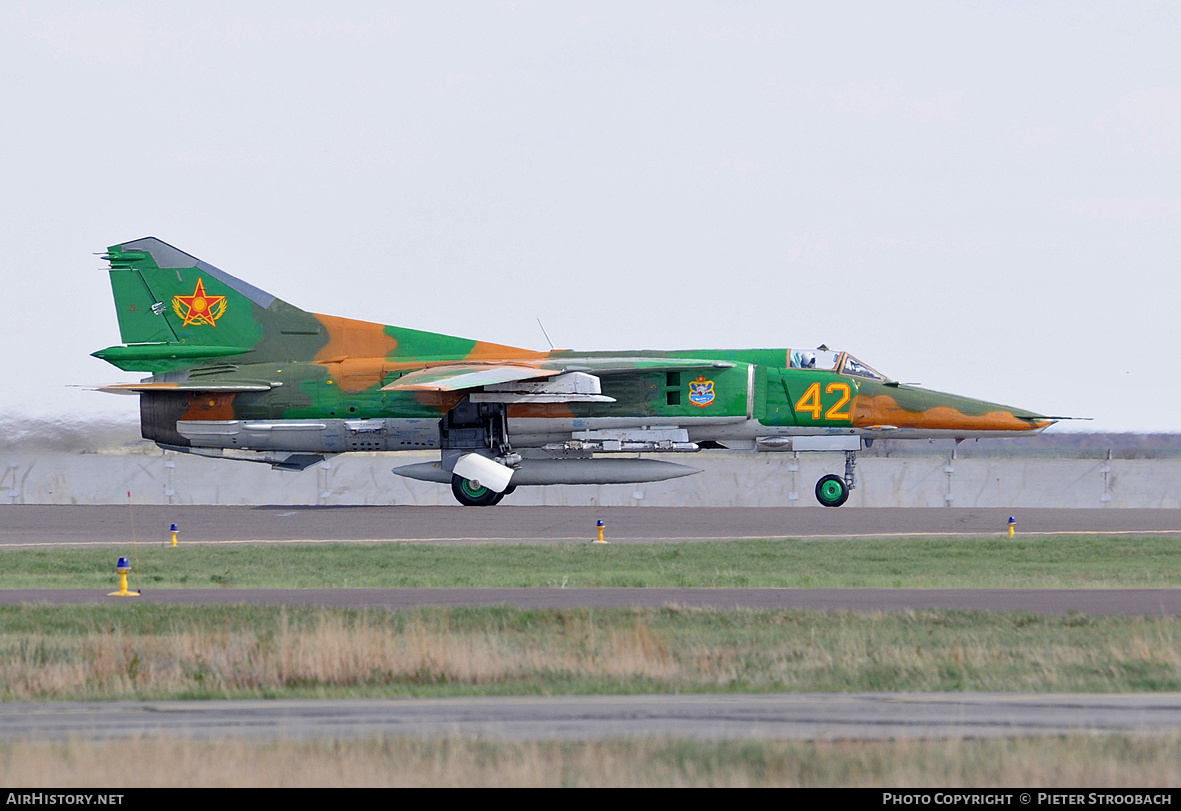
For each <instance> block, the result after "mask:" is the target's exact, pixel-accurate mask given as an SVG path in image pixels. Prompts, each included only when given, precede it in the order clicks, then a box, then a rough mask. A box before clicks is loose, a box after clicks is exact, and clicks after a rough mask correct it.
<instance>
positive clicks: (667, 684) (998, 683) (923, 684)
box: [0, 603, 1181, 701]
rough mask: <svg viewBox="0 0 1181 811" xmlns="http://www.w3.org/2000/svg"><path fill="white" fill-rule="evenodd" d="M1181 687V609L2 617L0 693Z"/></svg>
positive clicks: (61, 611)
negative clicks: (1130, 612) (1169, 612)
mask: <svg viewBox="0 0 1181 811" xmlns="http://www.w3.org/2000/svg"><path fill="white" fill-rule="evenodd" d="M1179 689H1181V618H1177V617H1163V618H1148V617H1143V618H1135V617H1091V616H1078V615H1076V616H1038V615H1027V614H992V613H987V612H955V611H919V612H892V613H883V614H853V613H848V612H825V611H747V610H730V611H713V610H703V609H676V608H665V609H642V608H619V609H595V610H591V609H575V610H525V609H513V608H476V609H472V608H450V609H445V608H421V609H414V610H408V611H394V612H391V611H384V610H377V611H352V610H344V609H324V608H276V607H258V606H174V605H151V604H126V603H120V604H113V605H112V604H103V605H97V606H29V607H20V608H3V609H0V699H3V700H8V701H11V700H45V699H59V700H60V699H87V700H94V699H128V698H154V699H163V698H214V697H218V698H241V697H264V698H265V697H283V698H301V697H302V698H308V697H366V696H382V697H396V696H449V695H529V694H536V695H551V694H605V693H651V692H706V691H709V692H716V691H722V692H725V691H740V692H768V691H774V692H780V691H786V692H796V691H847V692H862V691H865V692H872V691H961V690H982V691H1024V692H1047V691H1052V692H1072V691H1080V692H1153V691H1175V690H1179Z"/></svg>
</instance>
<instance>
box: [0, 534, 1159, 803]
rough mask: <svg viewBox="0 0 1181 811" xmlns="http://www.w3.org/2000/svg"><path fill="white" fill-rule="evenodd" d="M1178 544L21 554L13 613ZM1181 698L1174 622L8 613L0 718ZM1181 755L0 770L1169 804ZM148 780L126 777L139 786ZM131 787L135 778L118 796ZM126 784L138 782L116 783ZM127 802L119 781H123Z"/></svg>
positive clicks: (113, 763) (731, 615) (66, 764)
mask: <svg viewBox="0 0 1181 811" xmlns="http://www.w3.org/2000/svg"><path fill="white" fill-rule="evenodd" d="M1176 544H1177V542H1176V541H1175V540H1170V539H1164V538H1158V537H1147V538H1130V537H1129V538H1123V537H1121V538H1096V537H1053V538H1039V539H1037V540H1030V539H1021V538H1017V539H1015V540H1011V541H1010V540H1007V539H1004V540H998V539H995V538H993V539H980V540H964V539H954V540H941V539H930V538H923V539H890V540H880V541H866V540H856V541H840V540H835V541H827V540H826V541H808V542H805V541H729V542H717V543H712V542H707V543H683V544H612V545H610V546H606V547H593V546H590V545H588V544H555V545H491V544H489V545H479V546H432V545H419V544H397V543H390V544H376V545H368V544H328V545H320V544H317V545H306V546H304V545H281V546H280V545H273V546H235V547H224V546H202V545H187V546H186V545H183V544H182V546H180V547H178V548H176V549H172V548H169V547H161V546H148V545H140V546H139V547H137V548H132V547H130V546H129V547H127V548H125V549H118V550H115V549H108V548H104V549H92V548H87V549H61V550H55V551H52V552H47V551H44V550H35V549H33V550H20V551H12V550H5V551H3V552H0V588H18V587H58V588H94V589H95V590H96V593H98V594H101V593H102V592H105V591H108V590H110V589H111V588H112V587H113V586H114V585H115V576H114V572H113V565H114V558H115V557H117V556H118V555H126V556H127V557H129V558H131V559H132V563H133V565H134V566H135V572H134V573H133V575H132V584H133V585H136V584H137V583H138V585H140V586H142V587H143V588H146V589H152V588H175V587H205V588H208V587H210V586H218V587H224V588H227V589H233V588H236V587H264V588H266V587H269V588H299V587H391V586H415V587H464V586H476V587H497V586H510V587H543V588H544V587H551V588H558V587H563V586H565V587H601V586H624V587H634V588H644V587H655V586H663V587H670V586H672V587H678V586H679V587H873V586H877V587H883V586H884V587H927V588H933V587H1009V588H1013V587H1058V588H1062V587H1066V588H1069V587H1090V588H1095V587H1100V588H1122V587H1140V588H1144V587H1177V586H1181V556H1178V555H1177V554H1176ZM813 690H815V691H849V692H852V691H887V690H889V691H928V690H931V691H967V690H984V691H1000V692H1004V691H1023V692H1050V691H1053V692H1069V691H1081V692H1156V691H1176V690H1181V618H1178V617H1163V618H1134V617H1092V616H1082V615H1068V616H1038V615H1030V614H1012V613H986V612H955V611H918V612H893V613H881V614H853V613H849V612H822V611H806V610H800V611H712V610H700V609H675V608H667V609H611V610H593V611H592V610H590V609H577V610H566V611H556V610H521V609H510V608H477V609H469V608H454V609H442V608H438V609H427V608H423V609H415V610H408V611H396V612H391V611H349V610H334V609H322V608H296V607H289V608H270V607H251V606H174V605H151V604H142V603H136V602H134V601H129V602H120V603H115V602H106V603H101V604H96V605H89V606H23V607H14V608H0V700H8V701H12V700H18V701H21V700H25V701H29V700H33V701H36V700H48V699H57V700H68V699H128V698H212V697H291V698H296V697H320V696H323V697H364V696H374V697H376V696H381V697H394V696H447V695H506V694H595V693H619V692H695V691H711V692H713V691H722V692H725V691H744V692H759V691H788V692H791V691H813ZM1179 755H1181V737H1177V736H1173V737H1170V736H1158V737H1146V738H1139V737H1129V736H1119V735H1112V736H1100V737H1066V738H1053V739H1013V740H1007V741H939V742H895V743H884V742H882V743H878V742H863V743H856V742H850V743H843V744H808V743H792V742H782V741H780V742H775V741H751V742H746V743H736V742H730V743H724V742H723V743H711V742H701V741H684V740H681V741H676V740H650V741H645V740H641V741H605V742H598V743H581V744H557V743H554V744H545V743H494V742H489V741H476V740H470V739H449V738H445V739H412V738H409V739H408V738H387V739H375V740H322V741H315V742H309V743H306V744H301V743H291V742H287V743H275V744H258V743H251V742H246V741H236V740H219V741H216V742H201V741H192V740H188V741H186V740H171V739H142V740H133V741H124V742H115V741H110V742H107V743H106V744H95V743H88V742H85V741H68V742H63V743H56V744H44V743H34V742H17V743H8V744H0V780H3V781H4V782H5V783H7V784H10V785H40V786H53V785H71V786H85V785H101V786H116V785H119V784H120V782H119V781H123V782H122V784H124V785H129V786H148V785H164V786H184V785H202V786H205V785H209V786H212V785H227V786H247V785H259V786H267V785H282V786H297V785H315V786H331V785H349V786H355V785H473V786H474V785H479V786H485V785H566V786H584V785H585V786H594V785H637V786H649V785H651V786H666V785H679V786H747V785H750V786H756V785H757V786H838V785H840V786H894V787H902V786H908V785H910V786H965V787H967V786H1012V785H1028V786H1081V785H1104V786H1135V787H1150V786H1162V785H1164V786H1174V785H1177V784H1178V783H1179V782H1181V773H1179V772H1178V766H1177V764H1178V763H1179V762H1181V757H1179ZM127 763H136V764H141V765H140V766H139V767H138V768H137V769H135V770H133V771H127V770H126V769H122V767H123V766H124V765H125V764H127ZM121 769H122V771H121ZM112 774H119V775H121V776H120V778H119V780H117V781H113V780H112V778H111V775H112ZM122 775H126V776H125V777H124V776H122Z"/></svg>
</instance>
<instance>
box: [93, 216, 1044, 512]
mask: <svg viewBox="0 0 1181 811" xmlns="http://www.w3.org/2000/svg"><path fill="white" fill-rule="evenodd" d="M102 256H103V258H104V259H105V260H107V261H108V262H109V263H110V277H111V289H112V291H113V292H114V297H115V306H116V310H117V312H118V318H119V330H120V334H121V336H122V339H123V345H121V346H112V347H109V348H107V349H103V350H100V351H98V352H95V353H94V355H95V357H99V358H102V359H103V360H106V361H108V362H110V363H112V364H114V365H115V366H117V367H119V368H120V369H123V370H126V371H139V372H150V373H151V376H150V377H148V378H146V379H144V380H142V381H141V382H139V383H118V384H114V385H111V386H106V387H103V389H102V390H103V391H110V392H117V393H126V394H138V395H139V397H140V420H141V426H142V432H143V436H144V437H145V438H146V439H150V440H153V441H155V442H156V443H157V444H158V445H160V446H161V447H162V448H165V449H168V450H172V451H179V452H182V453H195V454H202V455H206V456H217V457H222V458H232V459H245V460H251V461H261V462H266V463H269V464H271V465H272V466H274V467H277V468H283V469H292V470H302V469H304V468H306V467H307V466H309V465H311V464H314V463H316V462H318V461H320V460H322V459H323V458H324V457H326V456H328V455H332V454H338V453H348V452H350V451H405V450H415V451H421V450H424V449H437V450H438V451H439V452H440V460H439V461H438V462H434V463H430V462H427V463H420V464H412V465H408V466H403V467H398V468H395V469H394V472H395V473H398V474H400V475H402V476H408V477H410V478H415V479H422V480H425V481H432V482H438V483H441V484H450V485H451V489H452V492H453V493H454V495H455V498H456V499H457V500H458V501H459V503H460V504H464V505H491V504H496V503H498V502H499V501H500V500H501V499H502V498H503V497H504V496H505V495H507V494H509V493H511V492H512V491H513V490H514V489H516V488H517V487H521V486H527V485H543V484H614V483H625V482H647V481H660V480H663V479H671V478H676V477H678V476H685V475H689V474H691V473H697V472H699V471H698V470H696V469H695V468H692V467H689V466H686V465H682V464H676V463H673V462H666V461H660V460H657V459H653V458H651V455H654V454H659V453H664V454H672V455H677V454H691V453H696V452H699V451H702V450H708V449H719V448H725V449H731V450H747V451H752V452H770V451H840V452H844V453H845V472H844V475H836V474H830V475H826V476H824V477H823V478H821V479H820V480H819V481H818V482H817V484H816V498H817V500H818V501H819V502H820V503H821V504H823V505H824V506H827V507H839V506H840V505H841V504H844V503H845V501H846V500H847V499H848V497H849V491H850V490H851V489H852V488H853V487H854V486H855V484H856V481H855V463H856V453H857V451H858V450H860V449H861V448H862V447H863V443H865V442H871V441H872V440H874V439H876V438H879V437H888V438H891V439H894V438H914V439H928V438H933V437H953V438H956V439H965V438H970V437H977V438H979V437H1010V436H1028V435H1032V434H1036V433H1038V432H1040V431H1042V430H1044V429H1045V428H1046V427H1048V426H1049V425H1051V424H1052V423H1053V422H1054V420H1055V419H1056V418H1054V417H1046V416H1043V415H1041V414H1035V413H1033V412H1031V411H1026V410H1024V409H1019V408H1012V407H1010V406H1005V405H997V404H995V403H989V402H984V401H982V400H973V399H969V398H966V397H957V396H955V395H951V394H941V393H939V392H934V391H928V390H925V389H921V388H917V387H915V386H910V385H905V384H902V383H898V382H896V381H894V380H891V379H890V378H888V377H886V376H885V375H883V374H881V373H880V372H878V371H876V370H875V369H873V368H871V367H870V366H869V365H867V364H865V363H863V362H862V361H860V360H858V359H857V358H855V357H853V356H852V355H850V354H849V353H847V352H842V351H838V350H834V349H829V348H828V347H826V346H821V347H819V348H816V349H798V348H790V349H789V348H781V349H694V350H685V351H681V350H677V351H667V352H666V351H652V350H640V351H636V352H577V351H565V350H563V351H556V350H555V351H549V352H536V351H533V350H529V349H521V348H517V347H511V346H501V345H498V344H491V343H484V342H481V341H473V340H469V339H466V338H458V337H455V336H452V335H443V334H438V333H432V332H422V331H419V330H413V329H407V328H404V327H396V326H387V325H383V324H374V323H369V322H365V321H354V320H350V319H347V318H339V317H336V316H329V315H317V314H315V313H311V312H308V311H306V310H301V309H299V308H298V307H295V306H293V305H291V304H288V303H287V302H285V301H282V300H281V299H278V298H276V297H275V296H273V295H271V294H270V293H267V292H265V291H263V290H260V289H258V288H257V287H254V286H253V285H250V284H248V283H246V282H244V281H241V280H240V279H237V278H235V277H233V276H231V275H230V274H228V273H226V272H224V271H222V270H219V269H217V268H216V267H214V266H212V265H210V264H208V263H206V262H202V261H201V260H199V259H197V258H196V257H193V256H190V255H188V254H186V253H184V252H182V251H180V250H177V249H176V248H174V247H172V246H171V245H168V244H167V243H164V242H161V241H160V240H159V239H156V238H155V237H146V238H144V239H137V240H135V241H133V242H125V243H123V244H121V245H114V246H112V247H110V248H108V249H107V252H106V253H105V254H103V255H102ZM638 454H643V456H642V457H639V456H637V455H638Z"/></svg>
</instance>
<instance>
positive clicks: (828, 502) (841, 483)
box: [816, 474, 849, 507]
mask: <svg viewBox="0 0 1181 811" xmlns="http://www.w3.org/2000/svg"><path fill="white" fill-rule="evenodd" d="M816 500H817V501H819V502H820V503H821V504H822V505H823V506H825V507H839V506H841V505H842V504H844V503H845V502H846V501H848V500H849V486H848V485H847V484H845V480H844V479H842V478H841V477H840V476H837V475H834V474H829V475H828V476H825V477H823V478H822V479H821V480H820V481H818V482H816Z"/></svg>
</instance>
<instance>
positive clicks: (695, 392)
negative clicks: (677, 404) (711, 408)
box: [689, 375, 714, 408]
mask: <svg viewBox="0 0 1181 811" xmlns="http://www.w3.org/2000/svg"><path fill="white" fill-rule="evenodd" d="M713 401H714V382H713V381H712V380H706V379H705V376H704V375H702V376H699V377H698V378H697V379H696V380H690V381H689V402H690V403H692V404H693V405H695V406H701V407H702V408H705V407H706V406H707V405H709V404H710V403H712V402H713Z"/></svg>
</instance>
